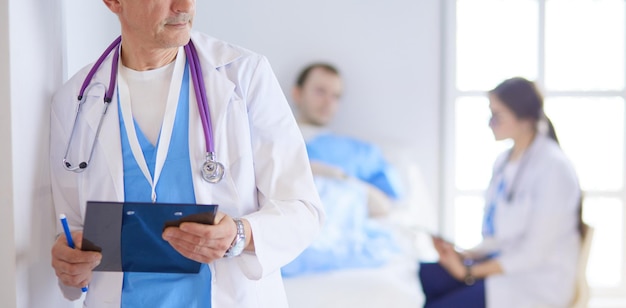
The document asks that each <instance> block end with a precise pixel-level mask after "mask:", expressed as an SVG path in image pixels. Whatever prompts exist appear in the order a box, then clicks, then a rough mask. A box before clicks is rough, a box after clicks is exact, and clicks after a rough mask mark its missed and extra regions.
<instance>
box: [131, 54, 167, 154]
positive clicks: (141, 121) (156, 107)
mask: <svg viewBox="0 0 626 308" xmlns="http://www.w3.org/2000/svg"><path fill="white" fill-rule="evenodd" d="M175 63H176V61H172V62H171V63H170V64H167V65H165V66H163V67H160V68H157V69H153V70H148V71H135V70H133V69H130V68H128V67H125V66H123V65H122V66H121V68H120V74H122V75H123V76H124V79H125V80H126V82H127V83H128V89H129V91H130V105H131V110H132V114H133V119H134V120H135V123H137V125H138V126H139V129H140V130H141V131H142V132H143V134H144V136H146V138H147V139H148V140H149V141H150V143H152V145H156V143H157V140H158V139H159V134H160V132H161V126H162V124H163V116H164V115H165V106H166V105H167V96H168V93H169V90H170V83H171V80H172V74H173V72H174V65H175Z"/></svg>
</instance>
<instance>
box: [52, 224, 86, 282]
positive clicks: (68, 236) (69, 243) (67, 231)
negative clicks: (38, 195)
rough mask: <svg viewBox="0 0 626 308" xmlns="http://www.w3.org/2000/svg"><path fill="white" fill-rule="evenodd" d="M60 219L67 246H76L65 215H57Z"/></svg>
mask: <svg viewBox="0 0 626 308" xmlns="http://www.w3.org/2000/svg"><path fill="white" fill-rule="evenodd" d="M59 218H60V219H61V225H62V226H63V231H64V232H65V238H66V239H67V246H70V248H72V249H74V248H75V247H76V246H75V245H74V240H73V239H72V233H71V232H70V226H69V225H68V224H67V217H65V214H61V215H59ZM81 290H82V291H83V292H87V287H82V288H81Z"/></svg>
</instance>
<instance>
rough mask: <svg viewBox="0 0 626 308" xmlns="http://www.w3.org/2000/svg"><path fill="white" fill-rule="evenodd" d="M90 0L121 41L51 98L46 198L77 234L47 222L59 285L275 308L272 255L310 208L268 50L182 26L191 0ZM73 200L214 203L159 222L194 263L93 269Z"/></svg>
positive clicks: (302, 238) (277, 256)
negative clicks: (143, 269)
mask: <svg viewBox="0 0 626 308" xmlns="http://www.w3.org/2000/svg"><path fill="white" fill-rule="evenodd" d="M104 3H105V4H106V5H107V6H108V8H109V9H110V10H111V11H112V12H113V13H115V14H116V15H117V17H118V18H119V21H120V24H121V30H122V35H121V41H118V40H116V41H115V42H114V43H113V44H112V45H111V48H110V49H107V51H106V52H105V53H104V54H103V56H102V58H101V59H102V61H96V64H95V65H90V66H88V67H86V68H85V69H83V70H81V71H80V72H78V73H77V74H76V75H75V76H74V77H72V78H71V79H70V80H69V81H68V82H67V83H66V84H65V85H64V86H63V87H62V88H61V89H59V91H57V93H56V94H55V96H54V98H53V102H52V106H51V131H50V138H51V140H50V159H51V161H50V165H51V172H50V173H51V178H52V197H53V202H54V206H55V209H56V212H57V214H61V213H62V214H65V215H66V216H67V221H68V223H69V227H70V229H71V230H72V236H73V237H74V241H75V243H76V246H77V247H76V248H77V249H72V248H71V247H70V246H71V245H68V244H67V240H68V239H67V238H66V237H65V236H64V235H63V234H62V232H59V233H60V234H61V235H59V237H58V239H57V241H56V243H55V244H54V246H53V247H52V266H53V267H54V269H55V272H56V275H57V277H58V279H59V285H60V287H61V290H62V292H63V294H64V296H65V297H66V298H68V299H70V300H76V299H78V298H80V297H81V288H83V289H85V287H88V290H87V291H86V292H87V294H86V296H85V297H84V298H85V302H84V305H85V306H86V307H115V308H119V307H212V308H223V307H287V300H286V296H285V291H284V288H283V284H282V278H281V274H280V268H281V267H282V266H283V265H285V264H287V263H289V262H290V261H291V260H293V259H294V258H295V257H296V256H297V255H298V254H299V253H300V252H302V251H303V250H304V248H305V247H306V246H308V245H309V244H310V242H311V241H312V240H313V238H314V237H315V236H316V235H317V233H318V232H319V229H320V225H321V223H322V221H323V218H324V211H323V209H322V207H321V202H320V200H319V196H318V195H317V191H316V188H315V184H314V182H313V178H312V175H311V170H310V167H309V162H308V158H307V153H306V148H305V145H304V141H303V139H302V136H301V134H300V132H299V129H298V127H297V125H296V122H295V119H294V118H293V116H292V113H291V110H290V108H289V106H288V104H287V101H286V99H285V97H284V95H283V92H282V90H281V88H280V86H279V84H278V82H277V80H276V78H275V76H274V74H273V72H272V69H271V68H270V65H269V63H268V62H267V60H266V59H265V58H264V57H262V56H260V55H258V54H255V53H253V52H251V51H248V50H246V49H243V48H240V47H237V46H233V45H231V44H228V43H226V42H223V41H220V40H217V39H215V38H212V37H210V36H207V35H204V34H201V33H197V32H192V31H191V26H192V22H193V17H194V14H195V1H193V0H104ZM118 61H119V62H118ZM92 68H96V70H95V71H93V74H92V71H91V69H92ZM116 80H117V81H116ZM83 84H85V85H86V87H83V86H81V85H83ZM83 91H84V94H82V93H83ZM79 93H80V94H79ZM77 97H78V99H77ZM205 98H206V99H205ZM79 102H80V108H77V106H78V104H79ZM104 106H108V109H107V110H106V112H104ZM77 109H78V112H77ZM62 162H63V163H62ZM207 164H208V165H207ZM205 166H207V168H205ZM207 170H208V171H207ZM75 171H77V172H75ZM87 201H140V202H153V203H156V204H155V205H154V206H159V205H158V203H198V204H217V205H218V206H219V210H220V212H219V213H218V214H217V216H216V218H215V223H214V224H213V225H203V224H196V223H183V224H181V225H180V227H170V228H167V229H166V230H165V231H164V232H163V234H162V238H163V240H164V241H166V242H167V243H169V244H170V245H171V246H172V247H173V248H174V249H175V250H176V251H178V252H179V253H180V254H181V255H183V256H184V257H187V258H189V259H192V260H194V261H197V262H200V263H201V264H202V266H201V270H200V273H198V274H160V273H136V272H132V273H131V272H100V271H95V272H93V271H92V269H93V268H94V267H95V266H97V264H98V263H99V262H100V261H101V255H100V254H99V253H96V252H88V251H81V250H80V249H78V248H80V247H79V246H80V243H81V239H82V229H83V221H84V217H85V206H86V202H87Z"/></svg>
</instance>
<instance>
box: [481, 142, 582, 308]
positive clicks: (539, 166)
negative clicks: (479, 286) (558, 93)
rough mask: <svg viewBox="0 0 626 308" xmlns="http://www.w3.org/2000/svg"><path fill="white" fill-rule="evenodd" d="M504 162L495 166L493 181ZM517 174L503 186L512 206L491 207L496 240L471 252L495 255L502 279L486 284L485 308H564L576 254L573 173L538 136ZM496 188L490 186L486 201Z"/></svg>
mask: <svg viewBox="0 0 626 308" xmlns="http://www.w3.org/2000/svg"><path fill="white" fill-rule="evenodd" d="M508 156H509V154H508V152H506V153H503V154H502V155H501V156H500V157H499V158H498V160H497V161H496V163H495V165H494V174H493V179H496V178H497V176H498V173H499V172H500V170H502V169H503V166H504V164H505V163H506V162H507V159H508ZM516 172H517V175H516V177H517V179H516V180H514V181H513V184H509V183H507V184H509V186H512V187H507V194H511V201H510V202H507V201H506V200H504V201H503V202H499V203H498V204H497V206H496V211H495V218H494V227H495V228H494V229H495V235H494V236H493V237H490V238H486V239H485V240H484V241H483V242H482V243H481V245H479V246H478V247H477V248H475V249H474V251H475V252H479V254H483V255H485V254H488V253H491V252H495V251H499V254H498V255H497V256H496V259H497V260H498V261H499V263H500V265H501V267H502V270H503V274H499V275H493V276H489V277H487V278H486V282H485V283H486V284H485V293H486V303H487V307H495V308H499V307H510V308H515V307H520V308H531V307H568V305H569V303H570V302H571V300H572V298H573V295H574V285H575V277H576V268H577V261H578V255H579V250H580V234H579V231H578V222H579V214H578V208H579V198H580V197H581V195H580V188H579V184H578V180H577V176H576V173H575V171H574V168H573V166H572V164H571V163H570V161H569V159H568V158H567V157H566V156H565V154H564V153H563V151H562V150H561V148H560V147H559V145H558V144H557V143H556V142H555V141H554V140H552V139H550V138H549V137H547V136H544V135H542V134H537V136H536V137H535V139H534V141H533V142H532V144H531V145H530V147H529V148H528V149H527V150H526V152H525V153H524V154H523V156H522V157H521V158H520V159H519V166H518V169H517V171H516ZM498 184H499V181H496V180H492V181H491V184H490V186H489V189H488V190H487V196H486V199H487V200H491V199H493V197H494V195H495V194H496V190H497V187H498ZM503 199H506V198H503Z"/></svg>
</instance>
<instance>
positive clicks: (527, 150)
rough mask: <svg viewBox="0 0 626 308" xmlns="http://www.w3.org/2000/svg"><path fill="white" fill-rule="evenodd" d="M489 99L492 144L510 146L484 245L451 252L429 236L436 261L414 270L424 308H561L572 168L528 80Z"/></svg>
mask: <svg viewBox="0 0 626 308" xmlns="http://www.w3.org/2000/svg"><path fill="white" fill-rule="evenodd" d="M489 101H490V103H489V108H490V109H491V113H492V117H491V120H490V122H489V125H490V127H491V129H492V131H493V134H494V136H495V139H496V140H503V139H509V138H510V139H512V140H513V142H514V145H513V147H512V148H511V149H510V150H508V151H506V152H505V153H503V154H502V155H500V157H499V158H498V159H497V160H496V162H495V165H494V169H493V175H492V179H491V182H490V185H489V188H488V190H487V193H486V201H487V202H486V207H485V214H484V220H483V230H482V234H483V241H482V242H481V243H480V244H479V245H478V246H477V247H475V248H473V249H470V250H467V251H464V252H461V253H458V252H457V251H456V250H455V249H454V247H453V245H452V244H450V243H449V242H445V241H443V240H442V239H440V238H433V243H434V246H435V249H436V250H437V252H438V254H439V263H431V264H421V267H420V272H419V275H420V279H421V282H422V288H423V290H424V294H425V296H426V303H425V307H496V308H499V307H513V308H514V307H520V308H527V307H567V306H568V304H569V303H570V302H571V300H572V298H573V294H574V285H575V276H576V264H577V260H578V254H579V247H580V233H579V229H580V224H581V221H580V198H581V193H580V189H579V184H578V180H577V176H576V174H575V172H574V168H573V167H572V164H571V163H570V161H569V160H568V158H567V157H566V156H565V154H564V153H563V151H562V150H561V148H560V147H559V144H558V141H557V138H556V134H555V132H554V128H553V127H552V125H551V123H550V122H549V120H548V119H547V118H546V116H545V114H544V112H543V99H542V97H541V95H540V93H539V92H538V90H537V89H536V87H535V85H534V84H533V83H532V82H530V81H528V80H526V79H523V78H512V79H508V80H505V81H504V82H502V83H501V84H500V85H498V86H497V87H496V88H495V89H493V90H492V91H490V92H489Z"/></svg>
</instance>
